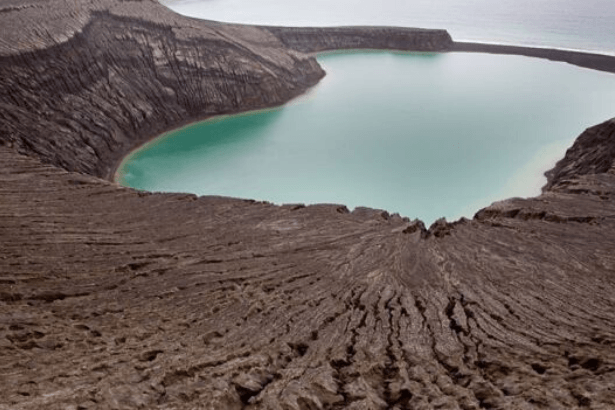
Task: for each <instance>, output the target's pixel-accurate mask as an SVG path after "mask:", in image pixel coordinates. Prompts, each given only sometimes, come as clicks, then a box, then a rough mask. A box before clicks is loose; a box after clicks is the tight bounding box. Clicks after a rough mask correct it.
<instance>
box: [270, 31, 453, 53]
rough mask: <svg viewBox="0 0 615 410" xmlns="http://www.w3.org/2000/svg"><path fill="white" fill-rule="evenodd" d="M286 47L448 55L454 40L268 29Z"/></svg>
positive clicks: (442, 34) (435, 35) (442, 35)
mask: <svg viewBox="0 0 615 410" xmlns="http://www.w3.org/2000/svg"><path fill="white" fill-rule="evenodd" d="M266 29H267V30H269V31H270V32H271V33H273V34H275V35H276V37H278V38H279V39H280V40H282V43H284V45H285V46H287V47H289V48H292V49H295V50H298V51H302V52H318V51H327V50H338V49H357V48H358V49H369V48H376V49H391V50H408V51H447V50H449V49H450V48H451V47H452V45H453V39H452V38H451V36H450V35H449V34H448V33H447V32H446V31H445V30H427V29H417V28H401V27H328V28H325V27H322V28H319V27H267V28H266Z"/></svg>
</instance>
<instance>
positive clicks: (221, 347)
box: [0, 0, 615, 410]
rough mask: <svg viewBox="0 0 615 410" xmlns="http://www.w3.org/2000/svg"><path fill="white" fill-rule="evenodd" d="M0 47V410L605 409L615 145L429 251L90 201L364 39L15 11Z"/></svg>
mask: <svg viewBox="0 0 615 410" xmlns="http://www.w3.org/2000/svg"><path fill="white" fill-rule="evenodd" d="M77 6H78V7H77ZM45 17H49V18H45ZM25 23H28V24H25ZM19 24H21V25H24V27H23V28H21V27H20V26H19ZM0 30H2V31H1V33H2V39H1V41H0V53H1V54H2V57H0V89H1V92H0V142H1V144H0V387H1V388H0V409H11V410H13V409H73V410H75V409H134V408H146V409H156V408H157V409H242V408H245V409H295V410H299V409H301V410H306V409H399V410H401V409H435V408H440V409H481V408H485V409H534V408H535V409H542V408H552V409H581V408H593V409H612V408H615V391H614V390H613V387H612V386H614V385H615V349H614V347H615V326H614V323H615V296H614V295H615V293H614V291H615V276H614V275H615V252H613V249H614V244H615V201H614V198H615V168H614V166H613V159H614V158H615V148H614V147H615V138H614V137H613V121H607V122H605V123H604V124H601V125H598V126H596V127H593V128H591V129H589V130H587V131H586V132H585V133H584V134H583V135H581V136H580V137H579V138H578V140H577V141H576V142H575V144H574V146H573V147H571V149H570V150H568V152H567V154H566V157H565V158H564V159H562V161H560V162H559V163H558V165H557V166H556V167H555V169H554V170H553V171H551V172H550V173H549V183H548V185H547V186H546V187H545V189H544V192H543V194H542V195H540V196H539V197H536V198H530V199H518V198H513V199H510V200H507V201H502V202H499V203H495V204H493V205H492V206H490V207H487V208H485V209H483V210H481V211H479V212H478V213H477V215H476V216H475V218H474V219H473V220H471V221H469V220H461V221H458V222H456V223H447V222H446V221H444V220H441V221H438V222H437V223H435V224H434V225H432V227H431V228H430V229H426V228H425V226H424V225H423V223H422V222H420V221H412V222H410V221H409V220H408V219H407V218H401V217H399V216H398V215H389V214H388V213H387V212H385V211H381V210H368V209H365V208H359V209H356V210H354V211H353V212H349V210H348V209H346V207H344V206H342V205H318V206H307V207H306V206H302V205H286V206H274V205H271V204H268V203H262V202H255V201H248V200H240V199H229V198H220V197H196V196H194V195H187V194H152V193H145V192H137V191H135V190H132V189H128V188H122V187H119V186H117V185H116V184H114V183H112V182H109V181H107V180H105V179H101V178H100V177H109V175H110V172H111V171H112V170H113V168H114V164H115V162H116V161H117V160H118V159H119V158H121V156H122V155H124V154H125V153H126V152H127V151H128V150H129V149H130V148H131V147H133V146H135V145H136V144H139V143H141V142H143V141H145V140H146V139H147V138H149V137H151V136H152V135H154V134H156V133H157V132H160V131H162V130H164V129H168V128H171V127H174V126H177V125H179V124H181V123H183V122H185V121H189V120H192V119H195V118H203V117H206V116H209V115H213V114H219V113H228V112H237V111H240V110H245V109H250V108H259V107H266V106H271V105H274V104H279V103H282V102H284V101H286V100H288V99H289V98H291V97H293V96H295V95H297V94H299V93H301V92H302V91H303V90H305V89H306V88H307V87H309V86H310V85H312V84H314V83H315V82H316V81H318V79H319V78H320V77H321V76H322V75H323V73H322V70H321V69H320V68H319V67H318V65H317V64H316V62H315V60H313V59H312V58H311V57H309V56H306V55H304V54H302V53H301V52H299V51H297V50H306V51H308V50H309V51H314V50H316V49H322V48H320V47H322V46H323V44H324V45H327V44H329V45H331V46H332V47H349V46H350V45H351V43H352V42H353V41H354V40H352V41H350V40H347V39H348V38H349V37H348V36H347V35H346V34H344V35H342V36H341V35H340V31H339V30H338V29H333V30H332V31H331V33H332V34H331V37H330V38H329V39H327V38H326V33H327V32H328V30H329V29H322V30H321V29H301V33H303V34H300V35H299V34H297V32H296V31H294V30H292V29H273V28H258V27H247V26H237V25H226V24H220V23H214V22H203V21H198V20H194V19H187V18H183V17H180V16H177V15H175V14H173V13H171V12H169V11H168V10H166V9H165V8H164V7H162V6H160V5H158V4H156V3H153V2H150V1H114V0H109V1H98V2H88V1H80V2H78V3H77V2H74V1H61V0H50V1H48V2H27V1H21V0H11V1H5V2H3V3H2V5H1V6H0ZM310 30H314V33H317V34H314V36H315V37H314V39H313V41H314V43H313V44H314V46H313V47H311V46H309V44H310V41H309V40H307V39H306V38H305V37H304V36H311V35H312V34H311V31H310ZM344 30H347V29H344ZM344 30H343V33H348V31H344ZM350 30H356V31H354V32H353V33H354V34H352V35H350V38H357V36H358V37H361V36H363V37H362V38H371V39H373V41H374V42H373V43H365V46H366V47H367V46H369V47H372V46H370V45H369V44H372V45H373V46H374V47H376V46H382V47H389V46H391V45H390V44H389V45H387V44H388V43H386V41H388V40H383V39H382V38H380V37H379V35H374V34H373V33H374V31H370V30H368V29H365V31H364V34H361V33H362V30H364V29H361V28H353V29H350ZM374 30H376V32H379V30H384V29H380V28H379V29H374ZM391 30H398V29H391ZM402 31H404V30H402ZM404 32H406V33H407V31H404ZM411 32H412V31H411ZM288 33H294V34H292V35H290V34H288ZM387 33H388V34H390V32H387ZM388 34H387V36H388ZM421 35H423V34H421ZM434 35H436V37H435V38H440V39H441V38H442V36H441V34H438V33H434ZM323 36H324V37H325V38H324V39H323ZM393 37H394V36H393ZM435 38H434V43H433V44H432V45H431V46H430V47H432V46H433V47H436V48H437V47H440V46H441V45H442V44H446V42H444V43H441V42H439V41H440V40H435ZM37 40H38V41H37ZM348 41H350V42H348ZM361 41H363V40H361ZM370 41H372V40H370ZM292 42H294V43H293V44H292V45H291V43H292ZM299 44H301V45H299ZM383 44H384V45H383ZM409 44H412V41H410V42H409ZM438 44H439V45H438ZM289 45H290V46H292V47H294V48H295V50H292V49H289V48H287V47H288V46H289ZM327 47H329V46H327ZM362 47H363V46H362ZM395 47H397V46H395ZM581 60H582V58H581ZM609 61H611V63H612V59H611V60H609Z"/></svg>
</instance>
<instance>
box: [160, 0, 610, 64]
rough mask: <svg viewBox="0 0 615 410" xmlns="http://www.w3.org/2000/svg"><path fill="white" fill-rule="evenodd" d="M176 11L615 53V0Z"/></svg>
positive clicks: (225, 1)
mask: <svg viewBox="0 0 615 410" xmlns="http://www.w3.org/2000/svg"><path fill="white" fill-rule="evenodd" d="M161 2H162V3H163V4H166V5H167V6H169V7H170V8H172V9H173V10H175V11H177V12H179V13H181V14H185V15H189V16H192V17H198V18H203V19H209V20H219V21H227V22H237V23H250V24H268V25H287V26H335V25H388V26H404V27H423V28H444V29H447V30H448V31H449V33H451V35H452V36H453V39H454V40H457V41H480V42H492V43H506V44H519V45H529V46H540V47H555V48H566V49H578V50H591V51H601V52H604V53H609V54H615V35H613V32H614V30H613V27H614V23H615V1H614V0H405V1H404V0H379V1H371V0H370V1H366V0H360V1H359V0H333V1H332V0H161Z"/></svg>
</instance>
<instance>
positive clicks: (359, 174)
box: [119, 52, 615, 223]
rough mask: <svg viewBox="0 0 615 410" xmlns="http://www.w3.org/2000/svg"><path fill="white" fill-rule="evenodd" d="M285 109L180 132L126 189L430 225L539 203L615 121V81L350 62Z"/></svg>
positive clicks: (126, 176) (341, 58) (491, 63)
mask: <svg viewBox="0 0 615 410" xmlns="http://www.w3.org/2000/svg"><path fill="white" fill-rule="evenodd" d="M319 62H320V63H321V64H322V65H323V66H324V68H325V70H326V71H327V73H328V75H327V76H326V77H325V78H324V79H323V81H322V82H321V83H320V84H319V85H318V86H316V87H315V88H314V89H313V90H312V91H311V92H310V93H309V94H308V95H307V96H304V97H302V98H300V99H298V100H296V101H294V102H293V103H291V104H289V105H286V106H284V107H282V108H279V109H275V110H270V111H264V112H258V113H250V114H243V115H237V116H230V117H224V118H217V119H213V120H209V121H205V122H202V123H199V124H195V125H191V126H189V127H186V128H183V129H180V130H178V131H175V132H173V133H170V134H168V135H166V136H164V137H162V138H159V139H157V140H155V141H154V142H152V143H150V144H148V145H147V146H146V147H145V148H144V149H142V150H139V151H136V152H135V153H133V154H132V155H131V156H130V157H128V158H127V159H126V160H125V161H124V163H123V167H122V168H121V169H120V173H119V175H120V176H121V177H120V179H119V181H120V182H121V183H122V184H124V185H129V186H132V187H135V188H140V189H147V190H152V191H183V192H194V193H197V194H217V195H227V196H235V197H242V198H254V199H260V200H268V201H272V202H275V203H293V202H301V203H321V202H325V203H342V204H346V205H348V206H349V207H350V208H352V207H354V206H359V205H361V206H369V207H374V208H381V209H387V210H388V211H390V212H399V213H400V214H402V215H404V216H408V217H410V218H414V217H419V218H421V219H422V220H424V221H425V222H426V223H431V222H433V221H434V220H435V219H437V218H439V217H441V216H446V217H447V219H448V220H453V219H456V218H458V217H460V216H466V217H472V215H473V214H474V213H475V212H476V211H477V210H478V209H480V208H482V207H485V206H487V205H489V204H490V203H491V202H493V201H495V200H500V199H504V198H508V197H512V196H533V195H536V194H538V193H539V192H540V187H541V186H542V185H543V184H544V182H545V179H544V177H543V176H542V173H543V172H544V171H545V170H547V169H548V168H550V167H551V166H552V165H553V164H554V163H555V161H556V160H557V159H559V158H561V157H562V156H563V155H564V152H565V150H566V148H567V147H568V146H570V145H571V144H572V142H573V141H574V139H575V138H576V137H577V136H578V134H580V133H581V132H582V131H583V129H585V128H586V127H588V126H591V125H594V124H596V123H599V122H601V121H603V120H605V119H607V118H609V117H611V116H612V115H613V112H614V107H615V76H613V75H610V74H605V73H600V72H596V71H591V70H585V69H580V68H577V67H574V66H570V65H566V64H563V63H553V62H548V61H544V60H538V59H530V58H525V57H518V56H497V55H485V54H463V53H451V54H404V53H386V52H378V53H376V52H374V53H364V52H361V53H346V54H337V55H327V56H321V57H319Z"/></svg>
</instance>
